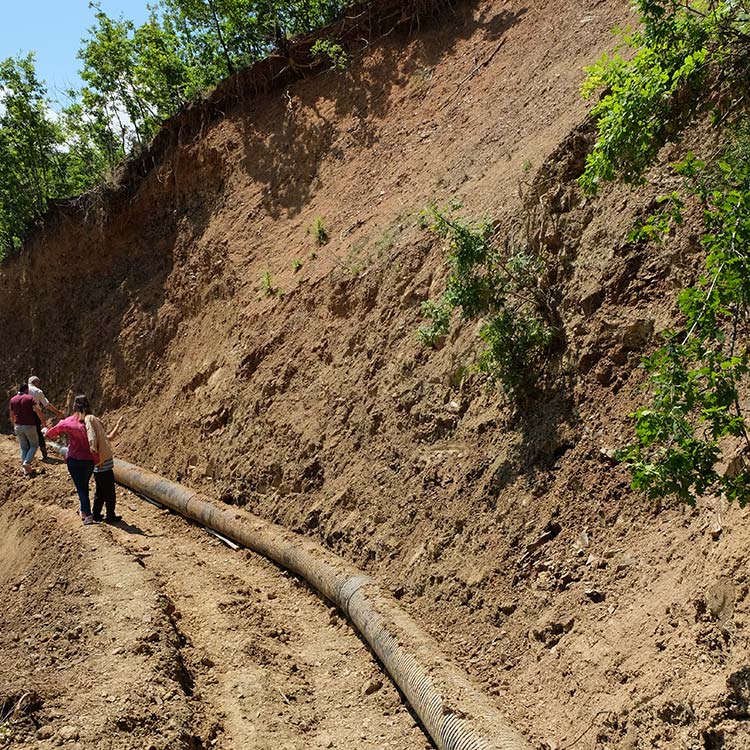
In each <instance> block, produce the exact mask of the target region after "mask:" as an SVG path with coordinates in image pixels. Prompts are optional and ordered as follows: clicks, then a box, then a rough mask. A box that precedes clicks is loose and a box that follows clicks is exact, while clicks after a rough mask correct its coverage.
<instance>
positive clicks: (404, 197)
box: [0, 0, 750, 750]
mask: <svg viewBox="0 0 750 750" xmlns="http://www.w3.org/2000/svg"><path fill="white" fill-rule="evenodd" d="M632 20H633V19H632V16H631V15H630V14H629V6H628V4H627V3H626V2H624V1H619V0H618V1H615V0H604V1H603V2H596V1H595V0H590V1H589V2H570V3H567V2H560V1H554V0H553V1H550V2H536V3H528V4H521V3H515V2H514V3H502V2H500V1H499V0H498V1H497V2H484V3H468V4H462V5H460V6H459V7H457V9H456V12H455V15H454V16H451V17H450V18H449V19H447V20H444V21H443V22H442V23H440V24H425V25H423V26H422V28H420V29H419V31H418V32H417V33H415V34H414V35H412V36H406V34H405V32H403V33H402V32H394V33H393V34H391V35H390V36H387V37H385V38H384V39H380V40H375V39H373V40H372V41H370V43H369V44H368V46H364V45H363V47H362V49H361V50H359V51H356V50H355V52H354V59H353V62H352V64H351V66H350V67H349V69H348V70H347V71H346V73H344V74H338V73H325V74H323V75H320V76H316V77H311V78H309V79H307V80H304V81H300V82H298V83H294V84H290V85H289V87H288V88H285V89H284V90H283V91H274V92H271V93H268V94H262V95H259V96H249V95H248V98H247V99H246V100H244V101H243V100H240V101H238V103H237V104H236V105H234V106H233V108H231V109H228V111H227V112H226V113H225V117H224V118H223V119H221V120H217V121H214V122H211V123H207V124H206V127H205V130H204V132H203V133H202V134H201V137H200V138H197V139H195V140H192V141H190V142H186V143H183V144H181V145H180V146H179V147H178V148H177V149H176V150H174V151H173V152H170V153H168V154H167V155H166V156H165V158H164V160H163V161H162V162H160V163H159V164H157V165H156V166H155V167H154V169H153V170H152V171H151V172H150V173H149V174H148V175H147V176H146V177H145V179H144V180H143V182H142V184H140V186H139V187H138V189H137V190H135V191H134V192H133V193H132V195H128V196H127V197H126V199H122V200H121V201H120V203H119V204H118V208H117V209H116V210H113V211H111V212H109V213H107V214H106V215H105V216H99V215H95V214H91V215H90V216H88V217H85V216H78V215H75V214H70V215H65V216H63V217H61V218H60V219H59V221H58V222H57V223H55V224H54V225H52V226H50V227H48V229H47V230H46V232H43V233H40V234H39V236H38V237H37V238H36V241H35V242H34V243H33V244H32V245H31V246H30V247H29V248H28V249H27V251H26V252H25V254H24V255H23V256H22V257H21V258H19V259H17V260H14V261H13V262H11V263H9V264H6V265H5V266H4V267H3V268H2V271H1V272H0V273H1V274H2V284H3V288H4V289H6V290H10V291H11V292H12V293H9V294H5V295H4V296H3V298H2V299H0V343H1V344H2V351H3V352H4V353H5V356H4V357H3V360H2V362H0V372H1V373H2V376H3V378H5V380H6V382H7V383H8V384H10V383H12V382H14V381H15V380H17V379H18V377H19V376H23V375H25V374H27V373H28V371H29V369H30V368H34V369H35V370H36V371H37V372H38V374H39V375H40V376H41V377H42V379H43V380H44V381H45V383H46V384H49V388H48V395H49V396H50V397H52V398H53V401H54V400H57V401H64V400H65V399H66V397H67V394H69V393H72V391H74V390H83V391H86V392H88V393H89V395H90V396H91V397H92V400H93V401H94V403H95V404H96V405H97V409H98V410H100V411H102V412H106V413H108V414H111V413H115V412H119V413H122V414H124V415H125V417H126V422H127V425H126V428H125V430H124V434H123V438H122V440H121V442H120V444H119V445H118V450H119V452H120V454H121V455H122V456H123V457H126V458H128V459H130V460H133V461H134V462H136V463H139V464H142V465H144V466H146V467H149V468H151V467H154V468H156V469H157V470H158V471H159V472H161V473H164V474H167V475H169V476H173V477H175V478H176V479H179V480H183V481H185V482H186V483H188V484H192V485H194V486H196V487H198V488H200V489H202V490H203V491H204V492H206V493H207V494H210V495H213V496H219V497H221V498H222V499H224V500H225V501H226V502H229V503H236V504H240V505H244V506H247V507H248V508H249V509H251V510H252V511H254V512H256V513H258V514H259V515H261V516H264V517H266V518H269V519H271V520H274V521H277V522H280V523H282V524H284V525H286V526H287V527H288V528H291V529H294V530H296V531H298V532H300V533H305V534H309V535H311V536H313V537H315V538H317V539H319V540H320V541H321V542H322V543H324V544H325V545H327V546H329V547H330V548H331V549H333V550H335V551H337V552H339V553H340V554H342V555H343V556H344V557H346V558H348V559H349V560H351V561H352V562H354V563H356V564H357V565H359V566H361V567H364V568H365V569H366V570H367V571H368V572H370V573H372V574H373V575H376V576H378V577H380V578H381V579H383V580H385V581H386V582H387V583H388V584H389V585H390V586H391V587H392V590H393V592H394V593H395V594H396V595H397V596H399V597H401V599H402V601H403V603H404V604H405V606H406V607H407V608H408V609H409V610H410V611H411V612H412V613H413V614H414V615H415V617H417V618H418V619H420V620H421V622H423V623H424V624H425V625H426V626H427V627H428V628H430V629H431V631H432V632H433V634H434V635H436V636H437V637H438V638H440V639H441V640H442V641H443V644H444V648H445V650H446V652H447V653H448V654H449V656H451V657H452V658H454V659H455V660H456V661H457V663H459V664H460V665H461V666H463V667H464V668H465V669H467V670H468V671H469V672H470V673H472V674H473V675H474V676H475V677H476V679H477V680H478V681H479V682H480V683H481V684H482V685H483V686H484V687H485V688H486V689H487V690H488V691H489V692H491V693H492V694H494V695H495V696H497V699H498V705H499V706H500V707H501V708H502V709H503V710H504V711H505V712H506V713H507V715H508V718H509V720H510V722H511V724H513V725H514V726H516V727H518V728H519V729H520V730H522V731H523V732H525V733H526V734H527V735H528V736H529V737H530V738H531V739H532V740H533V741H534V742H536V743H538V744H540V745H541V743H547V745H549V746H555V747H558V748H562V747H566V746H568V745H570V744H571V743H573V742H574V741H576V740H577V744H576V747H580V748H595V747H596V748H604V747H612V748H623V749H624V748H646V747H652V746H655V745H658V746H661V747H665V748H674V750H677V748H680V749H682V748H690V749H691V750H692V749H695V750H698V749H701V750H703V749H704V748H706V749H708V750H713V749H714V748H728V749H731V750H735V749H738V748H739V749H744V748H747V747H749V746H750V745H748V738H747V735H748V732H747V731H746V730H747V726H748V725H747V718H748V705H747V702H748V688H747V674H748V671H747V670H748V665H749V664H750V662H749V661H748V643H747V627H748V580H747V574H746V572H745V571H746V567H747V566H746V560H747V558H746V554H745V549H746V548H747V543H748V532H747V529H746V526H747V512H746V511H741V510H739V509H737V508H732V509H730V510H729V511H726V512H724V513H723V514H722V516H721V524H722V531H721V532H720V533H719V532H718V531H717V527H716V522H717V511H718V510H719V506H718V504H717V503H716V502H715V501H711V502H706V503H705V504H704V506H701V507H700V508H699V509H698V510H696V511H688V510H685V509H682V508H677V507H665V508H653V507H650V506H648V505H647V504H646V503H645V501H644V500H643V498H642V497H640V496H638V495H636V494H634V493H632V492H631V491H630V490H629V489H628V477H627V474H626V472H625V471H623V469H622V468H621V467H619V466H617V465H616V464H614V463H613V461H612V460H611V459H610V458H609V456H610V455H611V451H612V448H614V447H616V446H618V445H621V444H622V443H623V442H624V441H625V440H626V439H627V435H628V430H629V425H628V420H627V414H628V413H629V412H630V411H632V409H633V408H634V406H635V405H636V404H638V403H640V402H641V400H642V398H643V394H642V390H641V387H642V373H641V372H640V371H639V369H638V367H637V365H638V362H639V361H640V357H641V356H642V354H643V353H644V352H645V351H647V350H648V349H649V347H651V346H653V344H654V334H655V332H658V331H660V330H661V329H663V328H664V327H665V326H666V325H668V324H669V323H670V322H671V320H672V319H673V315H674V307H673V294H674V290H675V289H676V288H679V287H680V285H681V284H682V283H683V282H684V280H685V279H686V278H689V277H690V276H691V274H692V273H693V272H694V266H695V263H696V256H695V252H694V248H695V243H694V241H691V239H690V236H689V235H690V227H689V226H688V227H686V229H685V231H684V233H682V234H680V235H679V236H676V237H674V238H672V239H671V240H670V241H669V242H668V243H667V245H666V247H665V248H662V249H661V250H659V251H658V252H657V251H655V250H652V249H649V248H644V247H641V246H634V245H632V244H628V243H626V242H625V240H624V236H625V234H626V231H627V229H628V228H629V227H630V225H631V224H632V221H633V218H634V216H635V215H636V214H637V213H638V212H639V211H641V210H642V209H643V207H644V206H645V205H646V203H647V202H648V200H650V197H651V196H648V195H640V194H637V193H634V194H630V193H627V192H625V191H621V190H618V189H613V190H610V191H606V192H605V194H604V195H603V196H602V197H601V198H599V199H597V200H596V201H584V200H583V199H582V196H581V195H580V192H579V191H578V189H577V187H576V184H575V178H576V177H577V175H578V174H579V173H580V169H581V165H582V160H583V156H584V154H585V149H586V147H587V143H588V142H589V140H590V131H589V129H588V128H587V126H586V125H585V124H583V125H582V123H584V120H585V105H584V103H583V102H582V101H581V100H580V97H579V95H578V89H579V86H580V82H581V79H582V72H581V68H582V66H583V65H585V64H588V63H590V62H591V61H592V60H593V59H595V58H596V57H597V56H598V55H599V54H600V52H601V51H603V50H605V49H607V48H609V47H611V45H612V39H611V36H610V35H609V29H610V28H611V27H613V26H615V25H617V24H620V25H624V24H626V23H628V22H630V21H632ZM485 63H486V64H485ZM451 198H459V199H460V200H461V201H462V202H463V204H464V206H465V207H466V211H467V212H468V213H469V214H470V215H473V216H481V215H489V216H492V217H494V218H496V219H497V221H498V226H499V228H501V229H502V230H503V231H505V232H506V233H507V234H508V236H510V237H512V238H514V239H516V240H518V241H521V240H524V239H531V240H533V241H534V242H535V243H536V244H537V246H539V247H541V248H542V249H543V251H544V253H545V257H547V258H548V265H549V269H550V270H549V273H550V279H549V284H550V289H551V290H552V293H553V299H554V301H555V304H556V307H557V311H558V313H559V315H560V318H561V321H562V325H563V333H564V336H563V339H564V342H565V346H564V351H563V352H562V353H561V354H560V359H559V361H558V362H557V363H555V364H556V366H557V377H556V378H554V379H553V382H551V384H550V385H551V387H550V391H549V392H548V393H547V395H546V396H545V398H544V399H542V400H541V401H537V402H534V403H531V404H529V405H528V406H526V407H524V409H521V410H517V409H513V408H511V407H509V406H508V405H507V404H506V403H505V402H504V401H503V399H502V398H501V397H500V396H499V395H498V394H497V392H495V391H491V390H488V389H487V388H486V387H485V386H484V384H483V383H482V382H480V381H479V380H478V378H477V377H476V376H475V375H474V374H472V373H471V372H470V371H468V370H467V369H466V367H467V365H470V364H471V362H472V360H473V356H474V352H475V351H476V343H477V342H476V336H475V330H474V329H473V327H472V326H463V327H459V328H458V330H457V331H456V333H455V335H453V336H451V337H450V340H449V341H447V342H446V343H445V345H444V346H442V347H441V348H440V349H439V351H436V352H431V351H425V350H423V349H421V348H420V346H419V344H418V342H417V341H416V337H415V330H416V328H417V326H418V325H419V323H420V313H419V305H420V303H421V302H422V301H423V300H425V299H426V298H427V297H428V296H432V295H435V294H437V293H438V292H439V291H440V290H441V289H442V283H443V279H444V269H443V266H442V253H443V250H442V248H441V247H440V244H439V243H438V242H437V241H436V240H435V238H434V237H432V236H431V235H430V234H429V233H428V232H427V231H425V230H423V229H422V228H421V227H420V222H419V213H420V211H421V210H422V209H423V208H424V206H425V205H426V204H427V203H428V202H430V201H433V200H434V201H437V202H438V203H445V202H447V201H448V200H449V199H451ZM316 218H321V219H322V221H323V224H324V226H325V228H326V231H327V233H328V235H329V237H330V241H329V242H328V243H327V244H325V245H322V246H318V245H317V244H316V242H315V240H314V238H313V236H312V235H311V234H310V232H309V231H308V230H309V227H310V226H311V225H312V224H313V222H314V221H315V219H316ZM266 273H268V275H267V276H266ZM264 276H265V282H264ZM27 311H30V313H27ZM39 481H40V483H41V481H43V480H42V479H40V480H39ZM8 502H14V500H13V498H12V497H11V496H10V495H9V498H8ZM9 517H10V516H9ZM712 531H714V532H715V533H713V534H712ZM11 536H13V535H11ZM719 601H721V602H724V603H723V604H716V602H719ZM17 627H20V621H19V623H18V624H17ZM196 731H198V730H196ZM201 731H202V730H201ZM581 735H582V736H581ZM201 736H204V735H203V734H201ZM579 737H580V739H578V738H579ZM293 742H294V741H293ZM292 746H294V747H302V746H304V744H302V745H294V744H293V745H292ZM343 746H345V745H342V747H343Z"/></svg>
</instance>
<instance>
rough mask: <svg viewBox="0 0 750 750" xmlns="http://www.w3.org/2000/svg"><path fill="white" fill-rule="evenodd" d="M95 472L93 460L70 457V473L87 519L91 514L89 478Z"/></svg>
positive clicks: (83, 514)
mask: <svg viewBox="0 0 750 750" xmlns="http://www.w3.org/2000/svg"><path fill="white" fill-rule="evenodd" d="M93 472H94V462H93V461H79V460H78V459H76V458H69V459H68V473H69V474H70V477H71V479H72V480H73V484H74V485H75V487H76V492H77V493H78V500H79V501H80V511H81V516H82V517H83V518H84V519H86V518H88V517H89V516H90V515H91V504H90V502H89V480H90V479H91V475H92V474H93Z"/></svg>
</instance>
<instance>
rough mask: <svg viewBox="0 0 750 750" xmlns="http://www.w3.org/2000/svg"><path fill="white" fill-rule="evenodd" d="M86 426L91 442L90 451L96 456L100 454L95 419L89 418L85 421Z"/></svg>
mask: <svg viewBox="0 0 750 750" xmlns="http://www.w3.org/2000/svg"><path fill="white" fill-rule="evenodd" d="M85 424H86V437H87V438H88V441H89V450H90V451H91V452H92V453H94V454H96V453H99V441H98V440H97V439H96V427H95V426H94V418H93V417H92V416H88V417H86V419H85Z"/></svg>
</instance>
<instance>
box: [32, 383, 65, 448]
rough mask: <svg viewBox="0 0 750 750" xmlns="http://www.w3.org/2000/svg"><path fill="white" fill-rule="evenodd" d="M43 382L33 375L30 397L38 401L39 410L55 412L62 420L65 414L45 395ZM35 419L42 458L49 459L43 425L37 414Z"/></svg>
mask: <svg viewBox="0 0 750 750" xmlns="http://www.w3.org/2000/svg"><path fill="white" fill-rule="evenodd" d="M41 386H42V382H41V381H40V380H39V378H38V377H37V376H36V375H32V376H31V377H30V378H29V395H30V396H33V397H34V401H36V403H37V405H38V406H39V408H40V409H41V410H42V411H44V409H49V410H50V411H53V412H54V413H55V414H57V416H58V417H59V418H60V419H62V418H63V417H64V416H65V414H64V413H63V412H62V411H60V409H58V408H57V407H56V406H54V405H53V404H51V403H50V402H49V400H48V399H47V397H46V396H45V395H44V391H43V390H42V387H41ZM34 417H35V418H36V434H37V437H38V438H39V448H40V450H41V451H42V458H43V459H46V458H47V443H46V442H45V440H44V435H43V434H42V423H41V421H40V420H39V417H37V415H36V412H34Z"/></svg>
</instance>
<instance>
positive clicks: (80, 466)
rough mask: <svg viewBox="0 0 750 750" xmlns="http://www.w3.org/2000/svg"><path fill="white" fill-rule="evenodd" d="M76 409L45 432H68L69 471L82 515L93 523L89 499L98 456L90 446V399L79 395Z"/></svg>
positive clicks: (75, 404) (86, 520)
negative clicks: (88, 420) (87, 416)
mask: <svg viewBox="0 0 750 750" xmlns="http://www.w3.org/2000/svg"><path fill="white" fill-rule="evenodd" d="M73 409H74V412H73V414H72V415H71V416H69V417H68V418H67V419H63V420H62V421H61V422H58V423H57V424H56V425H55V426H54V427H50V428H49V429H48V430H47V432H46V435H47V437H49V438H55V437H57V436H58V435H67V436H68V456H67V459H66V463H67V466H68V473H69V474H70V476H71V478H72V479H73V484H74V485H75V486H76V492H77V493H78V499H79V500H80V509H81V518H82V519H83V523H84V524H85V525H86V526H88V525H89V524H91V523H94V518H93V516H92V515H91V503H90V501H89V480H90V479H91V475H92V474H93V473H94V465H95V462H96V457H95V456H94V454H93V453H92V452H91V450H90V449H89V438H88V435H87V433H86V415H87V414H90V413H91V409H90V408H89V400H88V399H87V398H86V396H83V395H81V396H76V398H75V402H74V404H73Z"/></svg>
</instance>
